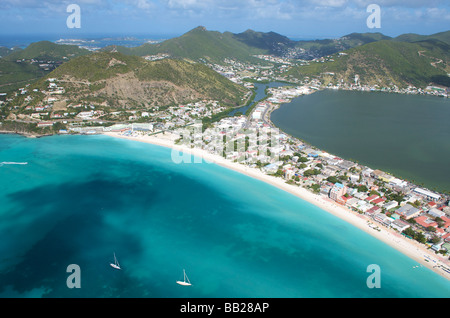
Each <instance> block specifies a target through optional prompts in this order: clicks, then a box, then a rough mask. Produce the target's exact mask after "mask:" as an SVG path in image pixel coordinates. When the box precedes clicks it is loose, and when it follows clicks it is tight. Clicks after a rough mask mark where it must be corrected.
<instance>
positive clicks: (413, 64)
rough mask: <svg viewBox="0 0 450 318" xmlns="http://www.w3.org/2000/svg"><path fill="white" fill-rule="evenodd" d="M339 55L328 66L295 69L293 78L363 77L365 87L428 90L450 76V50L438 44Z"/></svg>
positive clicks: (386, 45) (375, 47)
mask: <svg viewBox="0 0 450 318" xmlns="http://www.w3.org/2000/svg"><path fill="white" fill-rule="evenodd" d="M344 53H345V54H346V55H339V54H335V55H333V57H332V60H334V61H330V60H327V61H326V62H323V63H322V62H311V63H310V65H307V66H299V67H295V68H293V69H292V70H291V71H290V72H289V74H291V75H293V76H295V77H298V78H303V77H304V76H319V75H321V74H324V73H327V72H328V73H329V72H331V73H335V75H334V80H335V81H336V80H339V81H340V80H344V82H347V83H353V80H354V76H355V75H356V74H358V75H359V78H360V82H361V84H369V85H375V84H377V85H380V86H385V85H392V84H395V85H398V86H400V87H405V86H408V85H414V86H416V87H425V86H427V85H428V84H429V83H430V82H432V80H433V78H434V77H436V76H441V75H447V73H450V66H449V65H450V64H449V58H450V56H449V54H450V46H449V45H448V44H446V43H444V42H441V41H437V40H427V41H421V42H414V43H408V42H397V41H391V40H382V41H377V42H372V43H368V44H365V45H362V46H359V47H355V48H352V49H349V50H346V51H344Z"/></svg>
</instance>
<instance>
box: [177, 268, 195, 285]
mask: <svg viewBox="0 0 450 318" xmlns="http://www.w3.org/2000/svg"><path fill="white" fill-rule="evenodd" d="M183 276H184V277H183V281H181V280H177V284H179V285H182V286H191V285H192V284H191V282H190V281H189V278H188V277H187V275H186V271H185V270H184V269H183Z"/></svg>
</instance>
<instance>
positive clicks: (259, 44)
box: [233, 29, 296, 55]
mask: <svg viewBox="0 0 450 318" xmlns="http://www.w3.org/2000/svg"><path fill="white" fill-rule="evenodd" d="M233 37H234V38H235V39H237V40H238V41H240V42H242V43H244V44H246V45H248V46H250V47H254V48H258V49H261V50H264V51H268V53H269V54H274V55H282V54H283V52H284V51H285V50H286V49H288V48H290V47H293V46H294V45H295V43H296V42H295V41H293V40H291V39H289V38H288V37H285V36H284V35H280V34H278V33H275V32H267V33H264V32H256V31H253V30H250V29H249V30H247V31H245V32H242V33H238V34H234V35H233Z"/></svg>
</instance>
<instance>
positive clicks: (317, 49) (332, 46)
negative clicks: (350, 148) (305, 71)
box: [295, 32, 391, 60]
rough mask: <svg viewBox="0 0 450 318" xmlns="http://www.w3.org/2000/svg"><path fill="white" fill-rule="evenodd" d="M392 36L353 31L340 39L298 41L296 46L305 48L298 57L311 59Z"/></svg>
mask: <svg viewBox="0 0 450 318" xmlns="http://www.w3.org/2000/svg"><path fill="white" fill-rule="evenodd" d="M389 39H391V38H390V37H388V36H386V35H383V34H381V33H379V32H376V33H351V34H348V35H345V36H342V37H340V38H338V39H323V40H313V41H298V42H296V44H295V47H296V48H300V49H303V50H305V51H304V52H299V54H298V55H297V57H298V58H302V59H306V60H310V59H314V58H320V57H323V56H327V55H331V54H334V53H337V52H340V51H345V50H348V49H351V48H354V47H357V46H361V45H364V44H367V43H371V42H376V41H381V40H389Z"/></svg>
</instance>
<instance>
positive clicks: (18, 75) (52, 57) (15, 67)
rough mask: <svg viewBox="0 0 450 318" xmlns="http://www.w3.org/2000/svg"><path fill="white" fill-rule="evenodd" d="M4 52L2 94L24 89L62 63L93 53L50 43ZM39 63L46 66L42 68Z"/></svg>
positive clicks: (0, 77) (0, 61)
mask: <svg viewBox="0 0 450 318" xmlns="http://www.w3.org/2000/svg"><path fill="white" fill-rule="evenodd" d="M2 52H4V53H5V54H6V55H5V56H4V57H3V58H1V59H0V93H4V92H11V91H14V90H17V89H18V88H20V87H24V86H25V85H26V84H29V83H33V82H34V81H36V80H38V79H39V78H41V77H43V76H45V75H46V74H48V73H49V72H50V71H51V70H53V69H54V68H56V67H58V66H59V65H60V64H61V63H63V62H65V61H68V60H69V59H71V58H74V57H77V56H80V55H86V54H90V53H91V52H90V51H88V50H85V49H80V48H79V47H78V46H76V45H60V44H55V43H52V42H48V41H41V42H36V43H32V44H30V45H29V46H28V47H26V48H25V49H23V50H22V49H14V50H9V49H8V50H2ZM32 60H35V61H38V62H33V61H32ZM39 61H42V62H43V63H44V64H46V65H42V67H40V66H39V64H40V62H39ZM49 63H50V64H49Z"/></svg>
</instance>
